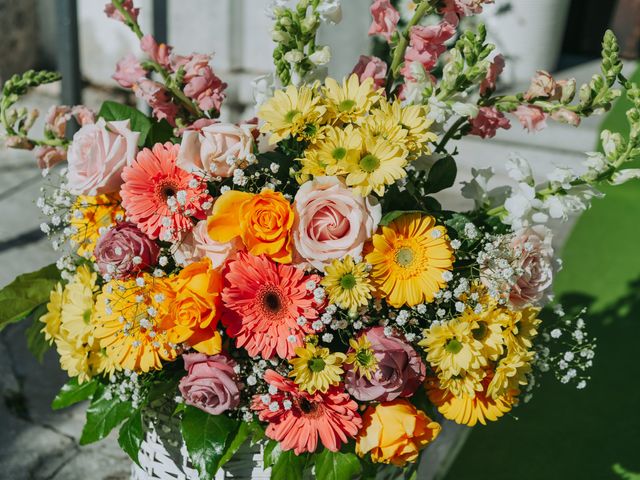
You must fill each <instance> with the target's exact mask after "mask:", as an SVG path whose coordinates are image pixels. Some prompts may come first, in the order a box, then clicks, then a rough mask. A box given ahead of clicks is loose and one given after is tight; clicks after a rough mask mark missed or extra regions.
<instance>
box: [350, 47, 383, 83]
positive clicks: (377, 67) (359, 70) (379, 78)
mask: <svg viewBox="0 0 640 480" xmlns="http://www.w3.org/2000/svg"><path fill="white" fill-rule="evenodd" d="M351 73H355V74H356V75H357V76H358V79H359V80H360V83H362V82H364V81H365V80H366V79H368V78H372V79H373V86H374V88H376V89H379V88H384V86H385V85H386V83H387V63H386V62H385V61H384V60H381V59H379V58H378V57H369V56H367V55H360V59H359V60H358V63H356V66H355V67H353V71H352V72H351Z"/></svg>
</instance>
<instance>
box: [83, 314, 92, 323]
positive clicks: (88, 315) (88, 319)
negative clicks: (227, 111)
mask: <svg viewBox="0 0 640 480" xmlns="http://www.w3.org/2000/svg"><path fill="white" fill-rule="evenodd" d="M91 311H92V310H85V311H84V313H83V314H82V320H84V323H86V324H87V325H89V322H90V321H91Z"/></svg>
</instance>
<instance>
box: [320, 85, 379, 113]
mask: <svg viewBox="0 0 640 480" xmlns="http://www.w3.org/2000/svg"><path fill="white" fill-rule="evenodd" d="M324 85H325V86H324V89H323V92H324V95H325V99H326V104H327V115H328V117H329V118H330V119H331V120H334V121H337V122H344V123H349V122H355V121H357V120H358V118H359V117H362V116H364V115H366V114H367V113H368V112H369V110H370V108H371V106H372V105H373V104H374V103H375V102H377V101H378V99H379V98H380V94H379V93H378V92H376V91H375V90H374V89H373V79H372V78H367V79H366V80H365V81H364V82H362V83H360V80H359V79H358V76H357V75H356V74H355V73H354V74H352V75H351V76H350V77H349V78H348V79H347V78H345V79H344V80H343V81H342V85H340V84H339V83H338V82H337V81H335V80H334V79H333V78H327V79H326V80H325V82H324Z"/></svg>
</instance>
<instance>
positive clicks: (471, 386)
mask: <svg viewBox="0 0 640 480" xmlns="http://www.w3.org/2000/svg"><path fill="white" fill-rule="evenodd" d="M437 373H438V380H439V381H440V388H442V389H443V390H447V391H449V392H451V394H453V395H454V396H456V397H462V396H465V395H466V396H468V397H473V396H474V395H475V394H476V392H481V391H482V390H483V387H482V380H483V379H484V377H485V376H486V371H485V370H484V369H482V368H479V369H476V370H467V371H465V372H460V374H458V375H454V376H445V375H444V374H443V373H442V371H438V372H437Z"/></svg>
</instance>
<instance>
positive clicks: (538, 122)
mask: <svg viewBox="0 0 640 480" xmlns="http://www.w3.org/2000/svg"><path fill="white" fill-rule="evenodd" d="M511 113H513V114H514V115H515V116H516V117H517V118H518V121H519V122H520V123H521V124H522V127H523V128H526V129H527V131H528V132H529V133H532V132H539V131H541V130H544V129H545V128H546V127H547V122H546V120H547V114H546V113H544V110H542V109H541V108H540V107H534V106H531V105H520V106H519V107H518V108H517V109H515V110H514V111H513V112H511Z"/></svg>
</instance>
